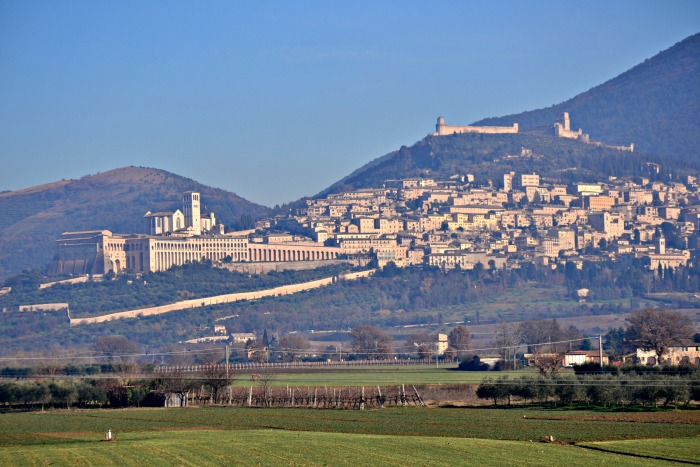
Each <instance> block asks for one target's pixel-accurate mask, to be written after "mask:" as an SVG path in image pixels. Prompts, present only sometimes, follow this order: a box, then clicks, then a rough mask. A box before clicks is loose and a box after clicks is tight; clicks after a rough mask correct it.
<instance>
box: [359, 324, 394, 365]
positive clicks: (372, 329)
mask: <svg viewBox="0 0 700 467" xmlns="http://www.w3.org/2000/svg"><path fill="white" fill-rule="evenodd" d="M350 336H352V348H353V350H354V351H355V353H356V354H357V356H358V357H359V358H364V359H386V358H389V357H390V356H391V355H392V354H393V351H392V349H391V337H390V336H389V335H388V334H387V333H386V332H384V331H383V330H382V329H381V328H378V327H376V326H368V325H366V324H360V325H358V326H357V327H355V328H354V329H353V330H352V331H350Z"/></svg>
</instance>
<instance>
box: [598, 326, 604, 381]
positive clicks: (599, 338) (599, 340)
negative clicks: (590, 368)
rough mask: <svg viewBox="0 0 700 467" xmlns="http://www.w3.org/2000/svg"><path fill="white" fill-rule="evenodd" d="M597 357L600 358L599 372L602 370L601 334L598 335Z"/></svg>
mask: <svg viewBox="0 0 700 467" xmlns="http://www.w3.org/2000/svg"><path fill="white" fill-rule="evenodd" d="M598 358H599V359H600V372H601V373H602V372H603V336H601V335H598Z"/></svg>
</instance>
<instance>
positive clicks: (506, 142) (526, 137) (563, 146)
mask: <svg viewBox="0 0 700 467" xmlns="http://www.w3.org/2000/svg"><path fill="white" fill-rule="evenodd" d="M523 149H528V150H530V151H531V154H530V153H529V152H528V153H526V154H523ZM649 161H654V162H657V163H660V164H661V165H662V166H663V170H664V172H665V173H664V174H661V175H660V176H662V177H665V176H666V174H668V173H673V174H681V173H685V172H688V171H690V172H694V171H697V170H698V167H700V164H697V163H686V162H682V161H680V160H678V159H677V158H675V157H663V156H654V155H650V154H643V153H640V152H633V153H630V152H625V151H618V150H615V149H610V148H603V147H597V146H593V145H590V144H584V143H582V142H579V141H574V140H568V139H555V138H553V137H551V136H542V135H535V134H514V135H483V134H456V135H450V136H428V137H426V138H425V139H423V140H421V141H419V142H417V143H416V144H414V145H413V146H411V147H405V146H404V147H402V148H401V149H399V150H398V151H394V152H392V153H390V154H387V155H386V156H383V157H380V158H378V159H376V160H374V161H372V162H370V163H369V164H367V165H365V166H364V167H362V168H360V169H358V170H356V171H355V172H353V173H352V174H350V175H349V176H347V177H345V178H343V179H342V180H340V181H339V182H337V183H335V184H334V185H332V186H331V187H329V188H327V189H326V190H324V192H323V193H321V194H322V195H325V194H328V193H334V192H338V191H343V190H350V189H358V188H368V187H378V186H382V184H383V182H384V181H385V180H388V179H398V178H411V177H430V178H434V179H438V180H447V179H448V178H450V176H452V175H455V174H461V175H464V174H467V173H471V174H474V175H475V176H476V180H477V182H479V183H485V182H486V181H487V180H495V181H498V180H501V179H502V176H503V174H504V173H506V172H509V171H512V170H515V171H517V172H519V173H530V172H537V173H538V174H540V175H541V176H543V177H544V178H545V180H547V181H549V182H559V183H569V182H573V181H600V180H604V179H606V178H608V177H609V176H611V175H615V176H639V175H648V174H647V172H646V171H645V168H644V163H645V162H649Z"/></svg>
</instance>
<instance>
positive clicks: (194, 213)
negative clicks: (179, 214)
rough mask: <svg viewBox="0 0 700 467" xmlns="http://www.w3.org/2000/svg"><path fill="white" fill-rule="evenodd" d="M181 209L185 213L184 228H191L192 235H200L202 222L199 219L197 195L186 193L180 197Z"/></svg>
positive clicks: (192, 192) (194, 192)
mask: <svg viewBox="0 0 700 467" xmlns="http://www.w3.org/2000/svg"><path fill="white" fill-rule="evenodd" d="M182 208H183V209H184V211H185V212H184V214H185V228H191V229H192V231H193V232H192V233H193V234H194V235H201V234H202V221H201V219H200V217H201V212H200V208H199V193H197V192H196V191H186V192H185V193H184V194H183V195H182Z"/></svg>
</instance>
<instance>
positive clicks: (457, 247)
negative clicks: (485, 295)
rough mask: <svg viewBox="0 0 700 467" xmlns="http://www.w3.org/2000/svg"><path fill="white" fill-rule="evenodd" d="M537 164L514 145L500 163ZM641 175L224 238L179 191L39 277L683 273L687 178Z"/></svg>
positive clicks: (292, 217)
mask: <svg viewBox="0 0 700 467" xmlns="http://www.w3.org/2000/svg"><path fill="white" fill-rule="evenodd" d="M566 117H568V115H567V116H566ZM441 123H442V122H441V121H438V127H439V126H440V125H441ZM567 123H568V118H567ZM566 127H567V130H568V125H566ZM438 129H439V128H438ZM577 134H578V133H577ZM564 137H566V136H564ZM538 156H539V155H538V154H533V151H532V150H530V149H527V148H522V149H521V151H520V153H519V154H513V155H509V156H507V157H510V158H513V159H517V158H537V157H538ZM645 170H646V171H647V173H648V174H649V176H648V177H638V178H615V177H610V178H609V179H607V180H600V181H591V182H587V183H572V184H568V185H564V184H559V183H557V182H556V181H555V180H548V179H544V178H542V177H540V175H538V174H537V173H516V172H508V173H504V174H503V175H502V177H501V179H499V180H489V181H488V182H487V183H486V184H481V185H476V184H475V183H474V180H475V175H474V174H455V175H454V176H452V177H450V178H449V179H447V180H435V179H431V178H410V179H398V180H386V181H385V183H384V184H383V186H380V187H376V188H369V189H359V190H353V191H343V192H339V193H333V194H329V195H327V196H325V197H318V198H314V199H309V200H307V201H306V205H305V206H304V207H302V208H298V209H295V210H293V211H290V212H289V213H287V214H284V215H277V216H275V217H272V218H267V219H264V220H261V221H259V222H258V223H257V225H256V228H255V229H251V230H247V231H233V232H225V231H224V226H223V224H222V223H220V222H218V220H217V218H216V217H215V215H214V214H213V213H208V214H206V215H205V214H202V213H201V212H200V211H201V209H200V202H201V200H200V194H199V193H197V192H187V193H185V194H184V196H183V209H182V211H180V210H176V211H168V212H156V213H152V212H150V211H149V212H147V213H145V215H144V222H145V224H144V229H145V230H144V233H129V234H117V233H112V232H110V231H108V230H96V231H87V232H66V233H64V234H63V235H62V236H61V238H60V239H59V240H58V241H57V255H56V257H55V258H54V261H53V263H52V266H51V269H50V273H51V274H52V275H83V274H106V273H109V272H113V273H120V272H129V271H130V272H135V273H141V272H155V271H163V270H167V269H169V268H170V267H172V266H175V265H182V264H185V263H188V262H195V261H202V260H209V261H212V262H214V263H275V264H277V265H279V266H280V267H281V268H284V267H285V264H289V263H300V262H310V261H311V262H318V261H329V260H339V259H342V260H353V259H354V260H358V261H364V262H368V261H375V262H376V264H377V265H378V266H379V267H383V266H385V265H387V264H388V263H393V264H395V265H396V266H398V267H406V266H418V265H430V266H436V267H439V268H441V269H453V268H461V269H467V270H468V269H473V268H475V267H483V268H488V269H491V268H496V269H504V268H518V267H520V266H521V265H522V264H524V263H527V262H531V263H536V264H540V265H547V264H555V263H557V262H565V261H570V262H573V263H575V264H577V265H578V267H582V264H583V261H584V260H593V261H595V260H602V259H612V260H617V261H632V260H633V259H635V258H636V259H641V260H642V261H643V262H644V264H645V265H646V266H647V267H648V268H649V269H652V270H654V271H655V272H656V271H663V270H664V269H667V268H676V267H678V266H680V265H687V263H688V262H689V260H690V258H691V254H690V251H691V250H692V249H693V248H694V247H695V244H696V236H695V231H696V229H697V228H698V225H699V224H698V219H699V217H700V207H698V206H697V205H698V204H700V194H699V193H698V188H699V186H700V184H698V182H697V180H696V179H695V178H694V177H691V176H686V177H685V179H684V180H683V183H681V182H679V181H668V182H666V181H663V180H654V179H655V178H659V177H656V175H658V174H659V173H660V167H659V166H658V165H655V164H647V165H646V166H645ZM479 265H480V266H479Z"/></svg>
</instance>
